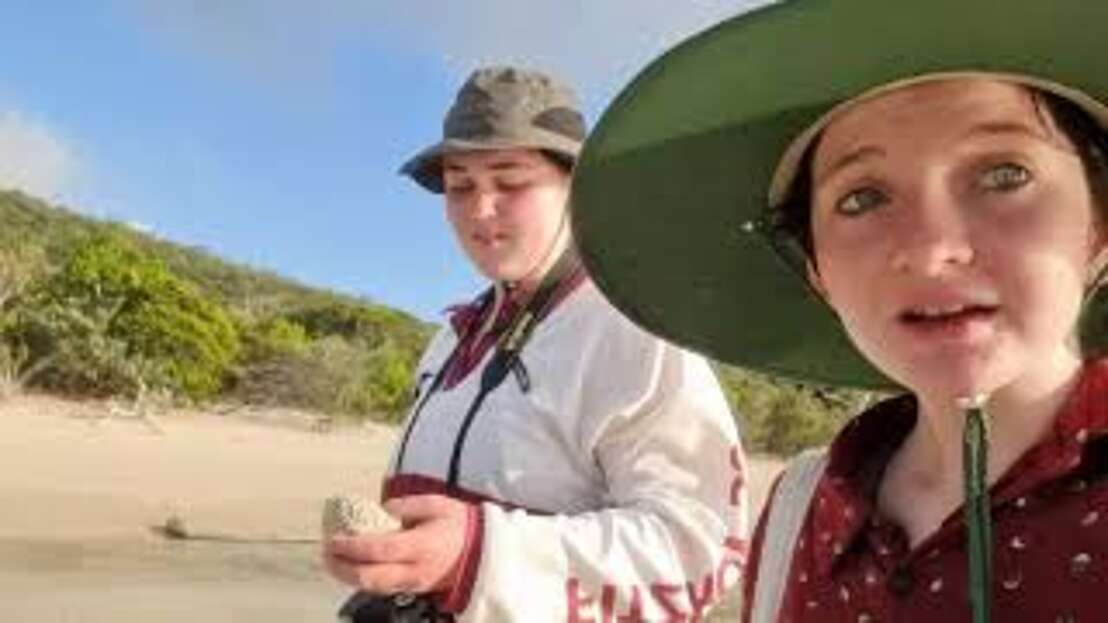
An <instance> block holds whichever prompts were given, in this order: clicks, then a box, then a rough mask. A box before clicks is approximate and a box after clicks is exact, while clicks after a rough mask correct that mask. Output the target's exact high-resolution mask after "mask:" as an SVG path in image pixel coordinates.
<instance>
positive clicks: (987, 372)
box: [890, 358, 1019, 401]
mask: <svg viewBox="0 0 1108 623" xmlns="http://www.w3.org/2000/svg"><path fill="white" fill-rule="evenodd" d="M890 376H893V378H895V379H896V380H898V381H899V382H900V383H902V384H903V385H904V386H905V387H907V388H909V389H911V390H912V391H913V392H915V393H916V394H919V395H921V396H926V397H927V398H929V399H931V400H940V401H942V400H947V399H949V400H957V399H959V398H968V397H971V396H977V395H980V394H985V395H986V396H988V395H991V394H992V393H993V392H996V391H997V390H1000V389H1002V388H1004V387H1006V386H1008V385H1010V384H1011V383H1013V382H1014V381H1015V380H1016V379H1017V378H1018V376H1019V375H1018V371H1016V370H1014V369H1013V366H1011V365H1005V363H1004V362H1001V361H996V360H987V359H986V360H981V359H974V358H965V359H961V360H959V359H957V358H950V359H948V360H945V361H942V362H933V363H930V364H919V365H915V366H907V367H905V368H904V369H902V370H900V371H899V373H898V374H891V375H890Z"/></svg>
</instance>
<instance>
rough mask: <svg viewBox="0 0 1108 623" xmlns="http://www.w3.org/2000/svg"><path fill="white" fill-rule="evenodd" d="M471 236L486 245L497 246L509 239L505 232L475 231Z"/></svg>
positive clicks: (478, 242) (475, 240) (480, 243)
mask: <svg viewBox="0 0 1108 623" xmlns="http://www.w3.org/2000/svg"><path fill="white" fill-rule="evenodd" d="M470 238H471V239H472V240H473V241H474V242H476V243H477V244H479V245H481V246H485V247H497V246H500V245H502V244H504V243H505V242H507V241H508V236H507V235H506V234H503V233H485V232H475V233H473V235H471V236H470Z"/></svg>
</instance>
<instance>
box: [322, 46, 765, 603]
mask: <svg viewBox="0 0 1108 623" xmlns="http://www.w3.org/2000/svg"><path fill="white" fill-rule="evenodd" d="M584 136H585V125H584V121H583V117H582V116H581V114H580V113H579V108H578V106H577V103H576V98H575V97H574V96H573V94H572V92H571V91H570V90H569V89H568V87H566V86H564V85H562V84H561V83H560V82H558V81H556V80H554V79H552V78H551V77H550V76H547V75H545V74H542V73H539V72H535V71H529V70H523V69H519V68H513V67H487V68H483V69H479V70H477V71H475V72H474V73H473V74H472V75H471V76H470V77H469V79H468V80H467V81H466V82H465V84H464V85H463V86H462V88H461V90H460V91H459V93H458V96H457V98H456V100H455V102H454V105H453V106H452V107H451V108H450V110H449V112H448V113H447V115H446V121H445V123H444V124H443V138H442V140H441V141H439V142H437V143H436V144H434V145H432V146H431V147H429V148H427V149H426V150H424V151H422V152H420V153H419V154H417V155H416V156H415V157H414V158H412V159H411V160H410V161H409V162H408V163H407V164H406V165H405V166H404V168H403V169H402V171H403V172H404V173H405V174H407V175H409V176H410V177H411V178H412V179H413V180H414V181H416V182H417V183H419V184H420V185H421V186H423V187H424V188H425V189H427V190H428V191H431V192H432V193H436V194H441V195H442V199H443V204H444V207H445V216H446V218H447V220H448V221H449V223H450V225H451V227H452V229H453V231H454V233H455V234H456V236H457V239H458V242H459V245H460V246H461V247H462V249H463V250H464V251H465V253H466V256H467V257H468V258H469V260H470V261H471V262H472V263H473V264H474V266H475V267H476V268H477V269H478V270H479V271H480V272H481V273H482V274H483V275H484V276H486V277H488V279H489V280H490V281H492V282H493V283H492V284H491V285H490V287H489V288H488V289H487V290H486V291H485V292H484V293H482V294H481V295H480V296H478V297H477V298H476V300H475V301H474V302H472V303H470V304H467V305H462V306H459V307H457V308H455V309H454V310H453V313H452V315H451V322H450V324H448V325H447V326H445V327H444V328H443V329H442V330H441V331H440V332H439V333H438V335H436V336H435V338H434V339H433V340H432V341H431V344H430V345H429V346H428V348H427V352H426V353H425V355H424V357H423V360H422V361H421V363H420V366H419V375H418V377H417V378H418V396H417V398H416V400H415V405H414V406H413V408H412V410H411V412H410V414H409V416H408V418H407V421H406V423H405V425H404V429H403V432H402V433H401V436H400V440H399V442H398V444H397V446H396V449H395V451H394V454H393V458H392V461H391V463H390V467H389V472H388V474H387V476H386V478H385V481H384V483H383V486H382V490H383V494H382V497H383V498H384V506H385V508H386V510H388V511H389V512H390V513H391V514H393V515H394V516H396V518H397V519H399V520H400V521H401V522H402V524H403V527H402V529H399V530H395V531H392V532H389V533H386V534H377V535H358V536H340V537H336V538H332V539H329V540H328V542H327V543H326V544H325V546H324V559H325V561H326V564H327V566H328V569H329V570H330V572H331V574H332V575H333V576H335V577H336V578H338V579H340V580H342V581H343V582H346V583H348V584H350V585H351V586H353V587H356V588H358V589H360V590H361V591H365V592H363V593H359V594H358V596H357V597H355V598H354V599H352V600H351V601H349V602H348V603H347V604H346V606H345V607H344V608H343V610H342V612H341V615H342V616H343V617H345V618H346V619H347V620H351V621H354V622H355V623H363V622H370V621H382V620H388V621H398V620H413V621H414V620H419V621H424V620H435V621H439V620H452V619H457V620H459V621H481V622H485V621H488V622H497V623H500V622H507V621H581V622H584V621H602V620H603V621H612V620H614V619H615V618H616V617H619V618H620V619H623V620H661V619H665V618H673V617H686V618H692V617H696V618H699V617H702V615H703V613H704V612H705V611H706V610H707V608H708V607H709V606H710V605H711V604H713V603H715V602H716V601H717V600H718V598H719V596H720V595H721V593H722V592H723V589H724V587H726V586H729V585H731V584H733V583H734V582H735V580H736V579H737V570H736V568H735V564H734V561H733V560H732V559H731V558H729V557H727V556H726V553H727V551H728V550H729V549H739V550H742V551H745V546H746V540H745V539H746V526H745V504H746V502H745V499H746V489H745V486H744V481H743V468H744V458H743V454H742V449H741V447H740V445H739V440H738V433H737V431H736V429H735V423H734V420H733V419H732V417H731V415H730V412H729V409H728V406H727V403H726V401H725V399H724V397H723V393H722V392H721V391H720V388H719V385H718V383H717V381H716V379H715V376H714V375H713V373H712V370H711V368H710V366H709V365H708V362H707V361H706V360H705V359H704V358H703V357H701V356H699V355H696V354H694V353H691V352H689V351H687V350H685V349H682V348H678V347H676V346H673V345H672V344H668V343H666V342H664V341H663V340H660V339H658V338H657V337H655V336H653V335H650V334H648V333H646V332H644V331H642V330H641V329H640V328H638V327H637V326H635V325H634V324H632V323H631V322H630V321H628V320H627V319H626V318H624V317H623V316H621V315H620V314H619V313H618V312H617V311H616V310H615V309H614V308H612V306H611V305H610V304H609V303H608V302H607V301H606V300H605V299H604V298H603V297H602V296H601V295H600V294H599V292H597V290H596V288H595V287H594V286H593V285H592V283H591V282H590V281H589V280H588V279H587V277H586V275H585V274H584V272H583V270H582V269H581V267H580V262H579V261H578V258H577V254H576V251H575V249H574V247H573V244H572V242H571V240H570V236H569V227H568V215H567V207H566V200H567V197H568V195H569V186H570V171H571V169H572V167H573V164H574V161H575V160H576V157H577V154H578V151H579V149H580V146H581V143H582V141H583V139H584ZM369 594H372V595H377V596H378V598H377V599H372V598H370V597H368V595H369ZM414 594H418V595H421V596H423V597H424V598H423V599H414V598H413V595H414ZM382 596H388V597H382ZM420 608H423V609H424V611H423V612H421V611H420V610H419V609H420ZM431 610H438V611H439V612H438V614H432V613H431V612H430V611H431Z"/></svg>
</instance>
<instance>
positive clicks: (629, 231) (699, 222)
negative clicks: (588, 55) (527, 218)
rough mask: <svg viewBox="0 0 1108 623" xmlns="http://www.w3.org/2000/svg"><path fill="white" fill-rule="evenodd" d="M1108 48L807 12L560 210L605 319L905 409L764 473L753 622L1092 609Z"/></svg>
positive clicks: (668, 99) (658, 122) (1101, 387)
mask: <svg viewBox="0 0 1108 623" xmlns="http://www.w3.org/2000/svg"><path fill="white" fill-rule="evenodd" d="M1105 41H1108V4H1105V3H1103V2H1087V1H1086V0H1056V1H1054V2H1049V3H1047V2H1003V3H998V2H991V1H988V0H970V1H967V0H932V1H930V2H889V1H888V0H795V1H792V2H783V3H780V4H777V5H774V6H772V7H769V8H765V9H763V10H759V11H756V12H753V13H750V14H747V15H743V16H739V17H738V18H735V19H733V20H730V21H728V22H725V23H723V24H720V25H718V26H717V27H715V28H713V29H711V30H709V31H707V32H705V33H703V34H701V35H699V36H696V37H694V38H693V39H691V40H689V41H687V42H685V43H684V44H682V45H681V46H679V47H677V48H676V49H674V50H672V51H670V52H668V53H667V54H666V55H665V56H663V57H662V58H660V59H659V60H657V61H656V62H655V63H654V64H652V65H651V66H650V67H648V68H647V70H646V71H644V72H643V74H642V75H641V76H640V77H639V78H638V79H637V80H636V81H635V82H633V83H632V84H631V85H630V86H629V87H628V88H627V89H626V90H625V91H624V92H623V93H622V94H621V95H620V96H619V97H618V98H617V99H616V101H615V103H614V104H613V105H612V107H611V108H610V109H609V110H608V112H607V113H606V114H605V115H604V117H603V119H602V120H601V122H600V123H599V125H598V128H597V130H596V132H595V134H594V136H593V138H592V139H590V141H589V143H588V144H587V145H586V148H585V149H584V150H583V152H582V155H581V161H580V164H579V168H578V177H577V179H576V181H575V185H574V193H573V197H572V202H573V203H572V204H573V206H574V210H575V212H574V221H575V233H576V235H577V237H578V242H579V245H580V248H581V251H582V254H583V257H584V259H585V262H586V264H587V266H588V267H589V269H590V271H591V272H592V274H593V275H594V278H595V279H596V281H597V283H598V284H599V285H600V286H601V288H602V289H603V290H604V291H605V293H606V294H607V295H608V296H610V298H611V300H612V301H613V302H615V303H616V304H617V306H619V307H620V308H621V309H622V310H623V311H625V312H626V313H627V314H628V315H629V316H631V317H632V318H635V319H636V320H637V321H639V322H640V323H641V324H642V325H643V326H645V327H648V328H650V329H651V330H653V331H656V332H658V333H659V334H661V335H663V336H666V337H669V338H671V339H673V340H675V341H677V342H679V343H683V344H687V345H690V346H693V347H696V348H698V349H701V350H704V351H706V352H710V353H713V354H715V355H717V356H719V357H720V358H723V359H726V360H729V361H732V362H735V363H738V364H741V365H746V366H750V367H754V368H758V369H761V370H764V371H767V372H773V373H776V374H780V375H784V376H788V377H791V378H795V379H801V380H807V381H810V382H817V383H826V384H833V385H844V386H853V387H869V388H884V389H886V390H889V391H892V392H895V393H896V394H898V395H897V396H895V397H893V398H890V399H888V400H885V401H882V402H880V403H879V404H877V405H875V406H873V407H871V408H870V409H868V410H866V411H865V412H864V413H862V414H860V415H859V416H858V417H857V418H855V419H854V420H853V421H852V422H851V423H850V424H849V425H847V426H846V427H845V429H844V430H843V431H841V433H840V434H839V435H838V437H837V438H836V439H835V440H834V441H833V443H832V444H831V446H830V448H829V449H828V450H827V451H826V452H825V453H813V454H808V455H805V456H803V457H801V458H800V459H798V460H797V461H796V462H795V463H794V466H793V467H790V468H789V469H788V470H787V471H786V473H785V475H784V476H783V477H782V478H781V479H780V480H779V481H778V483H777V485H776V489H775V493H774V494H773V495H772V496H771V500H770V502H769V505H768V508H767V510H766V511H765V512H764V513H763V515H762V518H761V520H760V522H759V525H758V528H757V530H756V532H755V535H754V540H753V543H752V551H751V558H750V566H749V568H748V572H747V574H746V590H745V596H746V600H745V603H744V608H745V609H744V614H743V620H744V621H755V622H757V623H770V622H773V621H791V622H794V623H798V622H805V621H820V622H844V623H845V622H847V621H850V622H862V621H906V622H914V621H920V622H923V621H928V622H930V621H970V620H972V621H974V622H975V623H982V622H984V621H989V620H994V621H1099V620H1103V619H1104V617H1105V613H1106V612H1108V606H1106V604H1108V602H1106V601H1105V595H1104V591H1105V587H1106V586H1108V564H1106V563H1108V523H1105V522H1106V521H1108V360H1106V359H1105V358H1104V355H1105V352H1106V351H1105V345H1106V344H1108V339H1106V338H1108V313H1106V312H1108V288H1106V287H1105V286H1104V283H1105V278H1104V277H1105V266H1106V264H1108V71H1105V68H1104V60H1105V58H1106V57H1105ZM602 206H603V207H604V208H605V209H607V210H608V211H609V212H608V213H607V214H605V215H604V216H603V217H600V216H598V215H597V214H596V210H598V209H600V208H601V207H602ZM678 222H680V223H682V224H684V225H685V227H686V231H685V232H683V235H681V236H675V235H673V230H674V227H675V224H676V223H678ZM690 241H691V242H690Z"/></svg>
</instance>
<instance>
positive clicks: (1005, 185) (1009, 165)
mask: <svg viewBox="0 0 1108 623" xmlns="http://www.w3.org/2000/svg"><path fill="white" fill-rule="evenodd" d="M1030 181H1031V171H1029V170H1028V169H1027V167H1024V166H1022V165H1019V164H1015V163H1013V162H1005V163H1002V164H998V165H994V166H990V167H988V168H987V169H985V170H984V171H983V172H982V173H981V175H980V176H979V177H978V180H977V184H978V186H979V187H980V188H981V189H982V190H985V191H988V192H1012V191H1015V190H1018V189H1020V188H1023V187H1024V186H1026V185H1027V184H1028V183H1029V182H1030Z"/></svg>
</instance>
